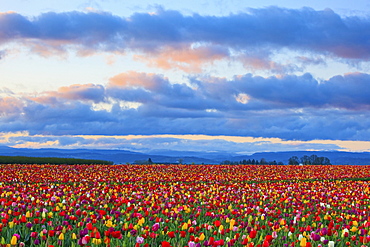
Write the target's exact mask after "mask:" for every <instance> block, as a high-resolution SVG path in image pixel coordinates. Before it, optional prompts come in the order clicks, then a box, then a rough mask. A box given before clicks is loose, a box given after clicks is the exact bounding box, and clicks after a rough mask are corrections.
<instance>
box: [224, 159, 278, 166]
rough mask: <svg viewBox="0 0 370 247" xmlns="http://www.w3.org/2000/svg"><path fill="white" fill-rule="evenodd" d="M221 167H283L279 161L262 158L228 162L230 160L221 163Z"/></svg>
mask: <svg viewBox="0 0 370 247" xmlns="http://www.w3.org/2000/svg"><path fill="white" fill-rule="evenodd" d="M221 165H284V163H283V162H281V161H279V162H276V160H274V161H267V160H266V159H265V158H262V159H260V160H255V159H248V160H246V159H244V160H241V161H230V160H225V161H222V162H221Z"/></svg>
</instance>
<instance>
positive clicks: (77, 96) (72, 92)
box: [30, 84, 105, 105]
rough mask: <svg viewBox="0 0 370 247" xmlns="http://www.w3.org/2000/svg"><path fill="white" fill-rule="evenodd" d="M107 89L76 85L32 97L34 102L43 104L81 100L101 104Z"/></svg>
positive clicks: (97, 86) (90, 85) (100, 86)
mask: <svg viewBox="0 0 370 247" xmlns="http://www.w3.org/2000/svg"><path fill="white" fill-rule="evenodd" d="M104 90H105V88H104V87H103V86H102V85H96V84H74V85H71V86H68V87H60V88H59V89H58V90H57V91H50V92H44V93H42V94H41V95H40V96H38V97H31V98H30V99H31V100H32V101H35V102H38V103H42V104H52V105H54V104H57V103H58V102H59V100H63V101H64V100H81V101H93V102H101V101H104V98H105V92H104Z"/></svg>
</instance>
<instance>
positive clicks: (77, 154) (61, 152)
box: [0, 146, 370, 165]
mask: <svg viewBox="0 0 370 247" xmlns="http://www.w3.org/2000/svg"><path fill="white" fill-rule="evenodd" d="M313 154H315V155H317V156H324V157H328V158H329V159H330V161H331V163H332V164H334V165H340V164H344V165H347V164H348V165H370V153H369V152H363V153H354V152H339V151H291V152H261V153H254V154H252V155H237V154H234V153H222V152H186V151H172V150H152V151H148V152H132V151H127V150H104V149H54V148H44V149H30V148H12V147H7V146H0V155H5V156H30V157H60V158H78V159H97V160H108V161H113V162H114V163H116V164H125V163H133V162H136V161H147V160H148V159H149V158H150V159H151V160H152V161H153V162H154V163H178V162H179V160H181V161H182V162H183V163H187V164H191V163H195V164H202V163H204V164H220V163H221V162H222V161H225V160H230V161H241V160H244V159H245V160H248V159H251V160H252V159H254V160H258V161H259V160H261V159H262V158H264V159H265V160H267V161H274V160H275V161H276V162H280V161H281V162H283V163H284V164H287V163H288V160H289V158H290V157H292V156H297V157H299V158H300V157H302V156H304V155H307V156H310V155H313Z"/></svg>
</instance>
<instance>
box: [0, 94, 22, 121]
mask: <svg viewBox="0 0 370 247" xmlns="http://www.w3.org/2000/svg"><path fill="white" fill-rule="evenodd" d="M23 107H24V102H23V101H22V100H20V99H18V98H16V97H10V96H8V97H2V98H0V118H1V117H6V116H10V115H14V114H20V113H21V112H22V108H23Z"/></svg>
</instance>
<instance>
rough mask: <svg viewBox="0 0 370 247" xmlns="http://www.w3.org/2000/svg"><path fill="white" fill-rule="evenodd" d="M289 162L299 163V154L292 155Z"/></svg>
mask: <svg viewBox="0 0 370 247" xmlns="http://www.w3.org/2000/svg"><path fill="white" fill-rule="evenodd" d="M288 164H289V165H299V159H298V157H297V156H292V157H290V158H289V161H288Z"/></svg>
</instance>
